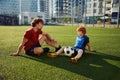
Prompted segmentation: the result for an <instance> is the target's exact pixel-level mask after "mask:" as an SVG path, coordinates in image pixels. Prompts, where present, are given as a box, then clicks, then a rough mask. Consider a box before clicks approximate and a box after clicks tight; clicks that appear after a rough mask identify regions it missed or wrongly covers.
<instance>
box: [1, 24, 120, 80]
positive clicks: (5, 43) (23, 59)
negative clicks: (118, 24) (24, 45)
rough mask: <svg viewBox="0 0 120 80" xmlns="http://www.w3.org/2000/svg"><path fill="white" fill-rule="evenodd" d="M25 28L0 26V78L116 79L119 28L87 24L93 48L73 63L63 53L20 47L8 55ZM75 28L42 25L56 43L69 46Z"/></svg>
mask: <svg viewBox="0 0 120 80" xmlns="http://www.w3.org/2000/svg"><path fill="white" fill-rule="evenodd" d="M27 28H28V27H27V26H22V27H18V26H16V27H12V26H7V27H6V26H0V80H120V29H118V28H89V27H87V35H88V36H89V37H90V43H91V45H92V48H93V49H95V50H96V51H97V52H95V53H91V52H86V53H85V55H84V56H83V57H82V58H81V59H80V60H79V61H78V63H77V64H73V63H71V62H70V58H68V57H65V56H59V57H57V58H54V59H51V58H48V57H47V55H46V54H43V55H41V56H39V57H31V56H27V55H24V54H23V53H24V52H23V51H22V52H21V53H20V55H19V56H17V57H12V56H9V53H12V52H15V51H16V49H17V46H18V45H19V43H20V41H21V39H22V36H23V34H24V32H25V30H26V29H27ZM76 28H77V27H76V26H74V27H70V26H57V27H51V26H49V27H48V26H45V27H44V28H43V31H45V32H48V33H50V35H51V36H52V37H54V38H55V39H56V40H57V41H58V44H60V45H66V46H67V45H69V46H73V45H74V42H75V37H76ZM43 46H47V45H46V44H44V45H43ZM50 48H51V47H50ZM52 51H54V49H53V48H51V52H52Z"/></svg>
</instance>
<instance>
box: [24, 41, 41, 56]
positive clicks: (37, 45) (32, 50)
mask: <svg viewBox="0 0 120 80" xmlns="http://www.w3.org/2000/svg"><path fill="white" fill-rule="evenodd" d="M36 47H41V45H40V44H39V43H37V44H36V45H34V46H32V47H31V48H30V49H29V50H28V51H27V52H26V54H27V55H35V54H34V48H36Z"/></svg>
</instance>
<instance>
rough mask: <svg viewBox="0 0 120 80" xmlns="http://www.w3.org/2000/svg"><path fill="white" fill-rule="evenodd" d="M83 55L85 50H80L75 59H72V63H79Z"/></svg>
mask: <svg viewBox="0 0 120 80" xmlns="http://www.w3.org/2000/svg"><path fill="white" fill-rule="evenodd" d="M82 54H83V50H82V49H80V50H78V54H77V55H76V56H75V57H73V58H71V61H72V62H73V63H77V61H78V59H80V58H81V57H82Z"/></svg>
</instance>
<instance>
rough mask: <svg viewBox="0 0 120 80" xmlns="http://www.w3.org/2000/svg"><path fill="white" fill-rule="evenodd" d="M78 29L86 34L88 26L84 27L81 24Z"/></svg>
mask: <svg viewBox="0 0 120 80" xmlns="http://www.w3.org/2000/svg"><path fill="white" fill-rule="evenodd" d="M77 31H82V33H83V34H86V28H85V27H83V26H79V27H78V28H77Z"/></svg>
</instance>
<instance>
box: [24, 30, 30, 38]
mask: <svg viewBox="0 0 120 80" xmlns="http://www.w3.org/2000/svg"><path fill="white" fill-rule="evenodd" d="M30 36H31V35H30V32H29V31H26V32H25V33H24V37H25V38H27V39H30Z"/></svg>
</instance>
